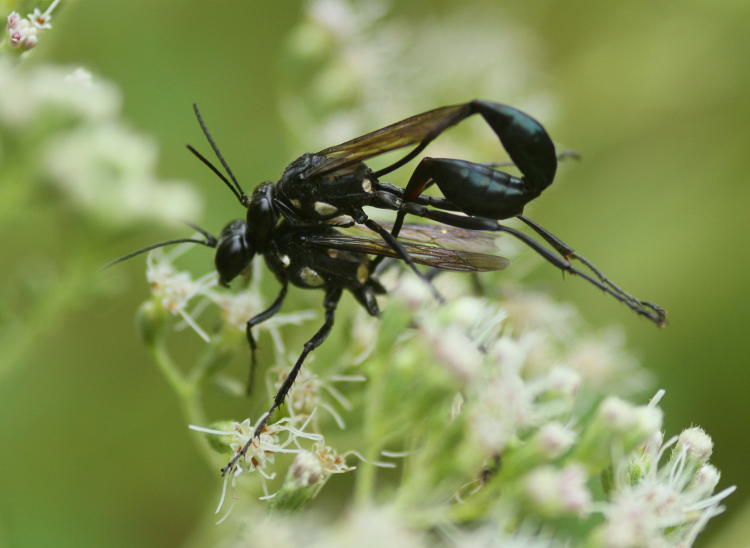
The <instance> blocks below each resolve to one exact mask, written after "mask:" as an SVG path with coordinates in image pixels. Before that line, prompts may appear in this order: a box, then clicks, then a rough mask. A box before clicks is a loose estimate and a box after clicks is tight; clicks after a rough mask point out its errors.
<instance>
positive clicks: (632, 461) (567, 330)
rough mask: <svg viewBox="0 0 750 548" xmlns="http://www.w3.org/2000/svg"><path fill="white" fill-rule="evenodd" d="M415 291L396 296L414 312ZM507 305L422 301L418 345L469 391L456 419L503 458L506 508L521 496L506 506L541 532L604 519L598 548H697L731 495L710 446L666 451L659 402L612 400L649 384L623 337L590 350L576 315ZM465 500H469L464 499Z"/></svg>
mask: <svg viewBox="0 0 750 548" xmlns="http://www.w3.org/2000/svg"><path fill="white" fill-rule="evenodd" d="M443 287H445V286H443ZM415 289H416V287H415V286H414V285H413V283H412V281H411V280H407V279H406V277H405V278H404V281H403V283H402V284H401V286H400V289H397V291H396V295H397V296H398V297H401V298H402V299H403V300H404V302H406V301H407V300H408V299H409V298H413V297H414V294H415ZM523 303H528V304H531V306H530V307H524V306H523ZM505 304H507V305H508V306H507V307H506V306H505V305H504V306H502V307H498V306H497V305H494V304H490V303H488V302H487V301H483V300H481V299H477V298H474V297H460V298H453V299H451V300H450V301H449V303H448V304H447V305H444V306H441V307H435V306H434V305H431V304H430V303H429V302H420V305H419V308H418V309H417V312H415V319H414V324H415V327H416V328H417V330H418V333H417V337H415V344H418V345H419V344H421V345H422V346H423V347H424V349H425V350H424V351H425V352H426V353H427V354H428V355H429V356H431V358H432V360H433V361H434V362H435V364H440V365H442V366H444V367H445V368H446V371H448V373H449V374H450V375H451V376H452V377H453V378H454V379H455V380H456V381H457V384H458V386H459V387H460V389H461V393H460V395H459V396H458V402H459V404H458V405H456V400H454V403H453V407H452V410H451V416H452V417H453V420H460V419H461V418H463V419H464V420H465V425H466V427H467V428H468V430H469V433H470V437H471V438H472V439H473V440H474V441H473V443H475V444H476V446H477V447H478V448H481V451H482V452H483V454H484V455H485V456H486V458H487V459H488V461H491V460H492V459H493V458H494V459H495V461H496V469H492V474H493V475H494V474H497V475H498V476H499V478H500V479H499V480H498V481H502V482H506V483H507V484H508V485H509V486H510V487H509V486H506V488H505V491H501V492H500V496H501V499H502V493H517V494H520V498H517V499H516V496H517V495H513V494H506V495H505V497H504V502H505V503H506V504H510V506H511V507H512V506H513V505H514V504H515V505H518V504H519V503H520V506H517V507H516V510H511V513H513V512H516V513H517V515H518V516H519V517H520V516H524V517H525V519H527V520H531V521H532V522H533V521H536V522H542V523H543V522H544V520H545V519H549V518H552V519H554V518H560V517H564V516H568V517H573V516H575V517H579V518H586V517H588V516H592V515H595V514H600V515H602V516H604V518H605V523H604V524H603V525H601V526H600V527H598V528H597V530H596V531H593V532H591V536H590V537H589V538H590V539H592V542H593V544H592V545H593V546H606V547H613V548H637V547H647V548H652V547H653V548H662V547H668V546H680V547H683V546H691V545H692V543H693V541H694V540H695V538H696V537H697V535H698V533H699V532H700V531H701V530H702V529H703V527H704V526H705V525H706V523H707V522H708V520H709V519H710V518H712V517H714V516H715V515H717V514H719V513H721V512H722V511H723V507H722V506H721V501H722V500H723V499H724V498H726V497H727V496H728V495H729V494H730V493H731V492H732V491H733V490H734V488H733V487H730V488H727V489H724V490H722V491H721V492H719V493H716V494H714V489H715V488H716V486H717V484H718V481H719V473H718V471H717V470H716V468H714V467H713V466H712V465H710V464H708V459H709V457H710V455H711V452H712V442H711V439H710V438H709V437H708V436H707V435H706V434H705V433H704V432H703V431H702V430H700V429H699V428H689V429H687V430H685V431H684V432H683V433H682V434H681V435H680V436H679V437H675V438H673V439H671V440H670V441H668V442H666V443H662V439H663V434H662V431H661V427H662V412H661V410H660V409H659V408H658V407H657V403H658V401H659V399H660V398H661V397H662V395H663V391H660V392H659V393H658V394H657V396H656V397H654V399H653V400H652V401H651V403H649V404H648V405H641V406H638V405H634V404H632V403H630V402H629V401H627V400H625V399H622V398H620V397H618V396H613V395H609V396H608V395H607V393H608V392H610V391H611V390H612V387H613V386H614V385H616V384H620V385H622V384H623V383H622V381H621V379H622V378H623V377H624V376H625V377H627V376H632V377H634V378H635V379H638V383H640V382H642V381H643V375H642V372H641V371H639V367H638V365H637V363H636V362H635V360H633V359H632V357H630V356H628V355H627V354H625V353H624V352H623V350H622V348H621V346H622V340H621V338H620V337H613V336H612V335H611V332H605V335H604V336H603V337H602V338H601V339H599V340H597V341H596V342H595V343H594V342H593V341H594V339H592V338H591V337H590V336H585V335H581V324H582V322H581V320H580V319H579V318H578V317H577V315H576V313H575V310H573V309H572V308H570V307H567V306H566V307H559V306H556V305H555V304H554V303H553V302H552V301H551V300H549V299H547V298H544V297H542V296H540V295H538V294H524V293H522V292H521V293H519V292H514V293H512V298H511V299H510V300H508V301H506V303H505ZM592 348H595V351H593V350H591V349H592ZM581 356H585V358H582V357H581ZM435 364H433V365H432V367H434V365H435ZM638 383H630V384H631V386H626V387H625V388H626V389H625V392H628V391H630V390H632V388H633V384H638ZM598 399H601V402H600V403H599V404H598V405H596V403H595V402H596V401H597V400H598ZM445 403H446V405H448V404H449V402H445ZM592 404H594V405H596V411H595V412H594V413H591V405H592ZM673 446H674V449H673V450H672V452H671V456H670V457H669V458H668V459H665V453H666V452H667V450H668V449H669V448H671V447H673ZM500 457H502V458H500ZM664 460H666V463H663V461H664ZM610 475H611V477H612V479H611V480H610V485H609V488H608V489H607V490H606V492H605V497H604V498H602V497H601V496H597V494H596V493H595V491H592V489H591V486H592V484H594V483H598V482H599V481H600V480H599V477H600V476H603V477H605V478H607V477H610ZM486 481H487V478H484V479H483V480H481V481H479V482H478V485H476V486H475V488H474V489H472V490H471V491H470V492H469V493H468V496H469V497H470V496H471V495H474V494H476V493H478V492H480V491H481V489H483V488H485V487H484V485H483V484H484V483H485V482H486ZM605 483H606V482H605ZM516 486H517V487H516ZM514 499H516V500H515V501H514ZM458 500H460V501H462V503H466V502H467V501H469V500H470V499H468V498H467V493H466V491H465V490H464V491H463V492H462V493H461V495H460V496H459V498H458ZM468 503H470V502H468ZM519 508H521V510H519ZM524 508H525V510H524ZM487 546H500V544H487ZM503 546H504V545H503Z"/></svg>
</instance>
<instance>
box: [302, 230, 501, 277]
mask: <svg viewBox="0 0 750 548" xmlns="http://www.w3.org/2000/svg"><path fill="white" fill-rule="evenodd" d="M304 241H305V242H307V243H310V244H312V245H316V246H320V247H325V248H328V249H341V250H344V251H354V252H358V253H365V254H368V255H383V256H385V257H395V258H398V253H396V252H395V251H394V250H393V249H392V248H391V247H390V246H389V245H388V244H386V243H385V242H384V241H382V240H376V239H373V238H360V237H358V236H350V235H348V234H342V233H337V234H330V233H329V234H306V235H305V236H304ZM401 245H402V246H403V247H404V249H406V251H407V253H409V255H410V256H411V258H412V259H414V262H416V263H419V264H423V265H427V266H434V267H436V268H441V269H443V270H452V271H455V272H487V271H489V270H502V269H504V268H506V267H507V266H508V265H509V264H510V261H509V260H508V259H506V258H505V257H500V256H497V255H487V254H484V253H475V252H473V251H459V250H457V249H445V248H442V247H437V246H431V245H421V244H412V243H407V242H401Z"/></svg>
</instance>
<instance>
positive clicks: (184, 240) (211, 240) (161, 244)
mask: <svg viewBox="0 0 750 548" xmlns="http://www.w3.org/2000/svg"><path fill="white" fill-rule="evenodd" d="M196 230H198V231H199V232H201V233H203V231H202V230H199V229H196ZM208 236H210V238H208ZM208 236H207V237H206V240H197V239H195V238H177V239H176V240H167V241H165V242H159V243H157V244H151V245H147V246H146V247H142V248H141V249H136V250H135V251H131V252H130V253H128V254H126V255H123V256H122V257H118V258H117V259H115V260H113V261H109V262H108V263H107V264H105V265H104V266H103V267H102V268H101V269H102V270H106V269H108V268H109V267H111V266H114V265H116V264H117V263H121V262H123V261H127V260H128V259H132V258H133V257H135V256H136V255H140V254H141V253H146V252H147V251H151V250H152V249H156V248H158V247H164V246H165V245H172V244H184V243H193V244H201V245H205V246H206V247H216V238H214V237H213V236H211V235H210V234H208Z"/></svg>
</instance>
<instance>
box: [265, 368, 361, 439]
mask: <svg viewBox="0 0 750 548" xmlns="http://www.w3.org/2000/svg"><path fill="white" fill-rule="evenodd" d="M288 372H289V369H288V367H277V368H274V369H273V370H272V373H274V374H275V375H276V381H275V382H274V384H273V390H274V391H277V390H279V389H280V388H281V385H282V384H283V382H284V379H286V376H287V374H288ZM364 380H365V378H364V377H361V376H346V375H331V376H328V377H320V376H318V375H316V374H315V373H313V372H312V371H311V370H310V368H303V369H302V370H301V371H300V372H299V374H298V375H297V379H296V380H295V381H294V384H293V385H292V388H291V389H290V390H289V394H287V398H286V405H287V407H288V409H289V413H290V414H291V415H292V416H297V415H301V416H308V415H310V414H312V413H313V412H314V411H315V410H316V409H318V408H321V409H324V410H325V411H327V412H328V413H329V414H330V415H331V416H332V417H333V419H334V421H336V424H337V425H338V427H339V428H341V429H344V428H345V427H346V423H345V422H344V419H343V418H342V417H341V415H340V414H339V412H338V411H337V410H336V409H335V408H334V407H333V405H331V404H330V403H328V402H327V401H325V399H324V398H323V392H325V393H327V394H328V395H329V396H331V397H332V398H333V399H334V400H336V402H337V403H338V404H339V405H340V406H341V407H342V408H344V409H345V410H347V411H349V410H350V409H351V404H350V403H349V400H347V399H346V397H345V396H344V395H343V394H342V393H341V392H339V391H338V389H336V387H335V386H334V383H336V382H360V381H364Z"/></svg>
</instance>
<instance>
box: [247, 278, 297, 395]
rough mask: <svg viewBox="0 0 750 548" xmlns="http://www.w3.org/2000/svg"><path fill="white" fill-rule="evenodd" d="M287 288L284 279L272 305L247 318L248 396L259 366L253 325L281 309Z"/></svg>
mask: <svg viewBox="0 0 750 548" xmlns="http://www.w3.org/2000/svg"><path fill="white" fill-rule="evenodd" d="M287 288H288V282H287V281H286V280H284V281H283V285H282V286H281V291H279V294H278V295H277V296H276V299H274V301H273V303H271V306H269V307H268V308H267V309H266V310H264V311H263V312H261V313H259V314H256V315H255V316H253V317H252V318H250V319H249V320H247V324H245V337H246V338H247V344H248V345H249V346H250V370H249V371H248V375H247V386H246V387H245V394H246V395H248V396H249V395H250V394H251V393H252V391H253V385H254V384H255V370H256V369H257V367H258V359H257V356H256V354H257V350H258V343H257V342H256V341H255V337H253V327H255V326H256V325H260V324H261V323H263V322H265V321H266V320H268V319H270V318H272V317H273V316H275V315H276V314H277V313H278V311H279V310H281V305H282V304H283V303H284V298H285V297H286V292H287Z"/></svg>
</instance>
